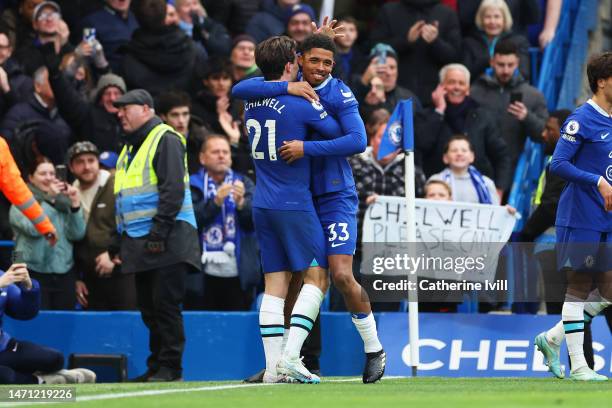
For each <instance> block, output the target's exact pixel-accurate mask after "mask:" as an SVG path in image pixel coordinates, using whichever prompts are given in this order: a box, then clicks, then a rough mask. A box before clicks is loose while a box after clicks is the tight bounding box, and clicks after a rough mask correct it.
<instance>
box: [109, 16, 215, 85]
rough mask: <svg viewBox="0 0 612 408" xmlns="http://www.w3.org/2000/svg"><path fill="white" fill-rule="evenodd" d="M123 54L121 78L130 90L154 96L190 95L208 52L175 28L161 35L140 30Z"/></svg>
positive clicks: (163, 30)
mask: <svg viewBox="0 0 612 408" xmlns="http://www.w3.org/2000/svg"><path fill="white" fill-rule="evenodd" d="M120 52H122V53H123V64H122V69H121V71H122V75H121V76H122V77H123V79H125V83H126V85H127V87H128V89H135V88H143V89H146V90H147V91H149V92H150V93H151V94H152V95H153V96H157V95H158V94H160V93H162V92H164V91H167V90H170V89H173V88H174V89H180V90H184V91H187V92H188V91H189V90H190V86H191V83H192V78H193V73H194V69H195V68H197V67H200V66H202V64H203V63H204V60H205V59H206V57H205V54H204V51H203V50H202V49H201V48H198V47H197V46H196V44H195V43H194V42H193V40H192V39H191V38H189V37H187V35H186V34H185V33H183V32H182V31H181V29H180V28H178V27H174V26H169V27H164V28H162V29H160V30H157V31H152V30H145V29H143V28H139V29H137V30H136V31H134V34H133V35H132V39H131V40H130V42H129V43H127V44H126V45H124V46H122V47H121V48H120Z"/></svg>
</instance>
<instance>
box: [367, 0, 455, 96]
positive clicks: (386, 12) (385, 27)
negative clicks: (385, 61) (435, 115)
mask: <svg viewBox="0 0 612 408" xmlns="http://www.w3.org/2000/svg"><path fill="white" fill-rule="evenodd" d="M419 20H425V21H427V22H433V21H437V22H438V30H439V35H438V38H437V39H436V40H435V41H433V42H432V43H431V44H428V43H427V42H425V41H424V40H423V39H421V38H420V39H418V40H417V41H416V42H415V43H413V44H410V43H408V40H407V34H408V31H409V30H410V27H412V26H413V25H414V24H415V23H416V22H417V21H419ZM370 38H371V40H372V43H373V44H374V43H378V42H382V43H386V44H389V45H390V46H391V47H393V49H394V50H395V51H396V52H397V54H398V57H399V61H398V73H399V78H398V83H399V85H401V86H403V87H404V88H407V89H410V90H411V91H413V92H414V93H415V94H416V95H417V96H418V97H419V99H420V100H421V101H422V102H423V104H425V105H429V104H430V102H431V93H432V91H433V90H434V89H435V88H436V86H437V85H438V71H439V70H440V68H442V67H443V66H444V65H446V64H449V63H451V62H459V60H460V59H461V33H460V31H459V20H458V19H457V15H456V13H455V12H453V10H451V9H450V8H449V7H447V6H444V5H442V4H440V2H439V1H438V0H402V1H401V2H399V3H388V4H385V5H384V6H383V7H382V8H381V10H380V13H379V15H378V19H377V22H376V26H375V28H374V30H373V31H372V34H371V36H370Z"/></svg>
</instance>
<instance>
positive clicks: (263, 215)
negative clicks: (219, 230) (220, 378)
mask: <svg viewBox="0 0 612 408" xmlns="http://www.w3.org/2000/svg"><path fill="white" fill-rule="evenodd" d="M276 217H277V212H274V211H272V210H265V209H260V208H254V209H253V221H254V223H255V234H256V236H257V241H258V243H259V246H260V253H261V263H262V268H263V272H264V283H265V288H264V294H263V297H262V300H261V306H260V309H259V330H260V334H261V340H262V343H263V347H264V354H265V357H266V371H265V373H264V377H263V381H264V382H277V381H278V376H277V372H276V365H277V363H278V360H279V358H280V356H281V353H282V346H283V335H284V332H285V319H284V314H283V309H284V306H285V297H286V296H287V289H288V287H289V282H290V281H291V273H290V272H287V271H288V270H289V261H288V258H287V254H286V253H285V250H284V246H283V244H282V242H281V241H282V240H281V238H280V237H279V235H278V231H277V228H276V227H275V223H276V222H277V220H276ZM278 218H282V216H280V215H278Z"/></svg>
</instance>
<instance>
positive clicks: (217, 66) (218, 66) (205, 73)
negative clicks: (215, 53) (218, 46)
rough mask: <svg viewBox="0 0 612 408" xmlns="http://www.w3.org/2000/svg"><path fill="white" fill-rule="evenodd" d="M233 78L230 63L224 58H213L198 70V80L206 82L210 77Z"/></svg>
mask: <svg viewBox="0 0 612 408" xmlns="http://www.w3.org/2000/svg"><path fill="white" fill-rule="evenodd" d="M224 76H227V77H230V78H233V72H232V63H231V61H230V60H228V59H227V58H225V57H213V58H210V59H209V60H208V62H207V63H206V64H205V65H204V66H203V67H202V69H201V70H200V79H202V80H207V79H210V78H211V77H217V78H218V77H224Z"/></svg>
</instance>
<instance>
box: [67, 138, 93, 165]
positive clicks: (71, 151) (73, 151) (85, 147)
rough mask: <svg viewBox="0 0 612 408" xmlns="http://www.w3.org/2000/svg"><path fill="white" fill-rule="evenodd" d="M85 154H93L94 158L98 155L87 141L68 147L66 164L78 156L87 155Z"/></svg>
mask: <svg viewBox="0 0 612 408" xmlns="http://www.w3.org/2000/svg"><path fill="white" fill-rule="evenodd" d="M87 153H89V154H94V155H96V156H98V155H99V154H100V152H99V151H98V148H97V147H96V145H95V144H93V143H91V142H89V141H84V142H76V143H75V144H73V145H72V146H70V148H68V153H67V154H66V159H67V162H68V163H70V162H72V160H74V159H75V158H76V157H77V156H80V155H82V154H87Z"/></svg>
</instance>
